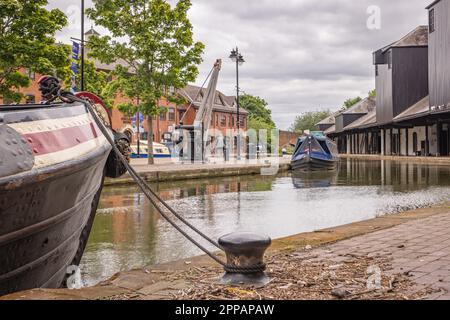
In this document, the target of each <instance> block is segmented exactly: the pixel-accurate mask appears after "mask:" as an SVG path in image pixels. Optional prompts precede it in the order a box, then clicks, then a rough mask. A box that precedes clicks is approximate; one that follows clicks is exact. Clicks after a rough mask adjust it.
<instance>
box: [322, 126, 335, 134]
mask: <svg viewBox="0 0 450 320" xmlns="http://www.w3.org/2000/svg"><path fill="white" fill-rule="evenodd" d="M335 132H336V126H335V125H332V126H331V127H329V128H328V129H327V130H325V131H324V132H323V133H324V134H333V133H335Z"/></svg>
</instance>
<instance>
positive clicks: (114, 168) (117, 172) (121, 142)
mask: <svg viewBox="0 0 450 320" xmlns="http://www.w3.org/2000/svg"><path fill="white" fill-rule="evenodd" d="M113 134H114V142H115V144H116V147H117V148H118V149H119V151H120V153H121V154H122V155H123V156H124V157H125V158H126V159H127V160H128V162H130V156H131V147H130V140H129V138H128V136H127V135H126V134H124V133H122V132H116V131H114V132H113ZM126 172H127V169H126V168H125V166H124V165H123V163H122V162H121V161H120V158H119V156H118V155H117V154H116V153H115V152H114V150H113V151H111V153H110V154H109V156H108V160H107V161H106V176H107V177H108V178H119V177H121V176H123V175H124V174H125V173H126Z"/></svg>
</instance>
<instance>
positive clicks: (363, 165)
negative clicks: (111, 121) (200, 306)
mask: <svg viewBox="0 0 450 320" xmlns="http://www.w3.org/2000/svg"><path fill="white" fill-rule="evenodd" d="M449 184H450V167H448V166H435V165H424V164H409V163H406V162H395V161H370V160H352V159H344V160H343V161H342V162H341V164H340V167H339V170H338V171H337V172H331V173H325V174H314V175H300V176H297V175H294V176H293V175H292V174H282V175H279V176H267V177H263V176H243V177H234V178H223V179H209V180H195V181H180V182H176V183H160V184H154V185H153V186H154V187H155V189H156V190H158V192H159V193H160V195H161V196H162V197H163V198H164V199H166V200H167V201H168V202H169V203H170V204H171V205H172V206H173V207H174V208H175V209H176V210H177V211H179V212H180V213H181V214H183V216H184V217H185V218H187V219H188V220H189V221H191V222H192V223H193V224H194V225H196V226H198V227H199V228H200V229H201V230H203V231H204V232H205V233H207V234H208V235H210V236H212V237H213V238H217V237H219V236H221V235H223V234H226V233H228V232H232V231H237V230H249V231H255V232H259V233H266V234H268V235H270V236H271V237H273V238H279V237H284V236H289V235H293V234H298V233H302V232H309V231H314V230H320V229H323V228H328V227H334V226H339V225H344V224H348V223H352V222H357V221H363V220H367V219H371V218H374V217H376V216H380V215H384V214H395V213H398V212H402V211H405V210H409V209H414V208H418V207H425V206H429V205H432V204H435V203H438V202H442V201H445V200H447V199H449V195H450V188H449ZM198 254H201V251H199V250H198V249H197V248H195V247H194V246H193V245H191V244H190V243H189V242H188V241H186V240H185V239H184V238H183V237H182V236H181V235H179V234H178V233H177V232H176V231H175V230H173V229H172V227H171V226H170V225H169V224H168V223H167V222H165V221H164V220H163V219H162V218H161V217H160V216H159V214H157V213H156V212H155V210H154V209H153V208H152V207H151V206H150V204H149V203H148V201H147V200H146V199H145V197H144V196H143V194H142V193H141V192H139V190H138V189H137V188H135V187H134V186H126V187H108V188H105V190H104V193H103V196H102V199H101V203H100V207H99V211H98V215H97V217H96V221H95V224H94V227H93V231H92V234H91V237H90V240H89V243H88V246H87V249H86V253H85V255H84V257H83V261H82V265H81V269H82V272H83V278H84V281H85V284H86V285H93V284H95V283H97V282H98V281H101V280H104V279H106V278H109V277H110V276H112V275H113V274H115V273H116V272H118V271H124V270H130V269H133V268H141V267H144V266H146V265H150V264H156V263H163V262H169V261H175V260H179V259H182V258H188V257H192V256H195V255H198Z"/></svg>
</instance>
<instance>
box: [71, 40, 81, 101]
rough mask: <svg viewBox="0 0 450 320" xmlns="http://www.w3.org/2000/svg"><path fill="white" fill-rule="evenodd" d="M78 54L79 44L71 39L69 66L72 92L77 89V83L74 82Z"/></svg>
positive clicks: (76, 72)
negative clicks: (71, 74)
mask: <svg viewBox="0 0 450 320" xmlns="http://www.w3.org/2000/svg"><path fill="white" fill-rule="evenodd" d="M79 55H80V44H79V43H77V42H75V41H73V42H72V65H71V66H70V70H72V73H73V76H72V85H71V86H72V92H73V93H75V92H76V91H77V83H76V75H77V74H78V65H77V62H78V57H79Z"/></svg>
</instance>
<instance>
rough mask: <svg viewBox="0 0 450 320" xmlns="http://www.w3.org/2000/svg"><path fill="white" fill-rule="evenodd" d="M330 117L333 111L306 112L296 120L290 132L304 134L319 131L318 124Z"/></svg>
mask: <svg viewBox="0 0 450 320" xmlns="http://www.w3.org/2000/svg"><path fill="white" fill-rule="evenodd" d="M329 116H331V111H329V110H326V111H309V112H304V113H302V114H301V115H299V116H297V117H296V118H295V121H294V123H293V124H292V125H291V128H290V130H291V131H294V132H298V133H302V132H303V131H305V130H310V131H314V130H317V126H316V124H317V123H319V122H320V121H322V120H323V119H325V118H327V117H329Z"/></svg>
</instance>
